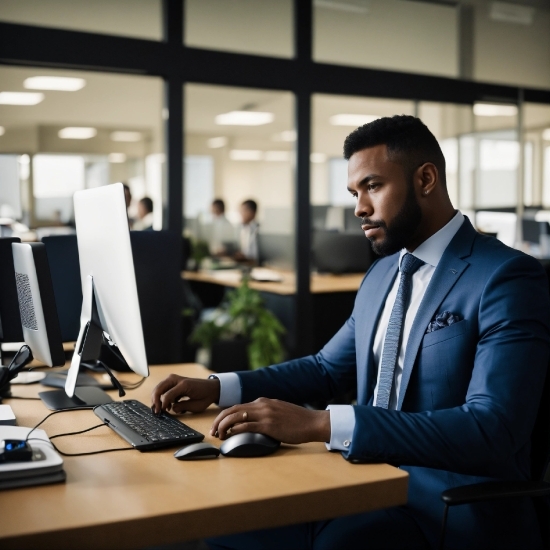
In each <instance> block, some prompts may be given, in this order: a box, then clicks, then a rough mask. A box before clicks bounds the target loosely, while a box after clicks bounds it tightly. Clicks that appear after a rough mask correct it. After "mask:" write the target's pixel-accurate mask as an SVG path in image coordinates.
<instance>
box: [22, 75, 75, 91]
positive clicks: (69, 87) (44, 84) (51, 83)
mask: <svg viewBox="0 0 550 550" xmlns="http://www.w3.org/2000/svg"><path fill="white" fill-rule="evenodd" d="M23 86H24V87H25V88H27V90H60V91H62V92H76V91H78V90H81V89H82V88H84V86H86V81H85V80H84V79H83V78H71V77H68V76H31V77H30V78H26V79H25V81H24V82H23Z"/></svg>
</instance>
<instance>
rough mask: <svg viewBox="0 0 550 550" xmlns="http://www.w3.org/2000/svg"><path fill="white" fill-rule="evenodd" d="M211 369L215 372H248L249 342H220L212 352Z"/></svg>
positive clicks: (241, 340)
mask: <svg viewBox="0 0 550 550" xmlns="http://www.w3.org/2000/svg"><path fill="white" fill-rule="evenodd" d="M209 368H210V369H211V370H213V371H214V372H234V371H238V370H248V369H249V363H248V340H246V339H244V338H242V339H238V340H220V341H219V342H216V343H215V344H214V345H213V346H212V349H211V350H210V365H209Z"/></svg>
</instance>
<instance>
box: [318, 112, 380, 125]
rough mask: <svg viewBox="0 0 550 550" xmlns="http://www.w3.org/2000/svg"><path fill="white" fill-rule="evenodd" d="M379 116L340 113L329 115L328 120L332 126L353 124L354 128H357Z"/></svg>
mask: <svg viewBox="0 0 550 550" xmlns="http://www.w3.org/2000/svg"><path fill="white" fill-rule="evenodd" d="M379 118H380V117H379V116H375V115H358V114H340V115H333V116H331V117H330V119H329V122H330V123H331V124H332V125H333V126H353V127H354V128H358V127H359V126H363V124H368V123H369V122H373V121H374V120H377V119H379Z"/></svg>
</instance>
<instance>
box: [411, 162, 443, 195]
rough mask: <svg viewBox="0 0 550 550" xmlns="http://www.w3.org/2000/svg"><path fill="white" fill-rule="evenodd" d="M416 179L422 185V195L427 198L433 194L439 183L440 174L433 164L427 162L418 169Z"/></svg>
mask: <svg viewBox="0 0 550 550" xmlns="http://www.w3.org/2000/svg"><path fill="white" fill-rule="evenodd" d="M415 175H416V178H417V181H418V184H419V185H420V194H421V195H422V196H423V197H427V196H429V195H430V193H432V191H433V190H434V189H435V186H436V185H437V182H438V181H439V172H438V170H437V167H436V165H435V164H433V162H425V163H424V164H422V165H421V166H419V167H418V168H417V169H416V174H415Z"/></svg>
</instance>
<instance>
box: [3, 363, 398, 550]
mask: <svg viewBox="0 0 550 550" xmlns="http://www.w3.org/2000/svg"><path fill="white" fill-rule="evenodd" d="M170 372H177V373H179V374H185V375H189V376H198V377H206V376H207V374H208V371H207V370H206V369H204V368H203V367H201V366H200V365H172V366H163V367H152V368H151V376H150V378H149V379H148V380H147V381H146V382H145V384H143V386H142V387H141V388H139V389H138V390H135V391H132V392H128V397H129V398H136V399H139V400H140V401H142V402H144V403H149V396H150V393H151V390H152V388H153V387H154V385H155V384H156V383H158V382H159V381H160V380H161V379H163V378H164V377H165V376H167V375H168V374H169V373H170ZM120 378H121V379H124V378H127V379H128V376H126V377H124V376H122V375H120ZM134 379H135V376H134ZM42 389H43V388H42V387H40V386H33V387H31V386H27V387H21V386H17V387H15V386H14V389H13V393H14V395H28V396H30V395H36V393H37V392H38V391H41V390H42ZM8 402H9V404H10V405H11V406H12V407H13V410H14V411H15V414H16V416H17V419H18V423H19V425H21V426H33V425H35V424H36V423H37V422H38V421H39V420H40V419H41V418H43V417H44V416H46V414H47V412H48V411H47V410H46V408H45V407H44V405H43V404H42V403H41V402H40V401H23V400H15V399H13V400H9V401H8ZM216 414H217V408H211V409H209V410H208V411H206V412H205V413H202V414H200V415H194V416H193V415H188V416H185V418H184V419H185V421H186V423H188V424H189V425H190V426H192V427H193V428H195V429H197V430H199V431H200V432H202V433H204V434H208V431H209V428H210V425H211V423H212V420H213V419H214V417H215V416H216ZM96 424H98V418H97V417H96V416H95V415H94V414H93V412H91V411H73V412H65V413H60V414H57V415H55V416H53V417H52V418H51V419H48V420H47V421H46V423H45V424H44V425H43V426H42V427H43V428H44V429H45V431H46V433H48V435H54V434H56V433H64V432H69V431H76V430H79V429H85V428H87V427H91V426H94V425H96ZM206 440H207V441H212V442H213V443H214V444H215V445H219V441H218V440H215V439H214V438H211V437H210V436H209V435H206ZM56 443H57V444H58V446H59V448H60V449H62V450H64V451H66V452H85V451H91V450H97V449H108V448H116V447H125V446H127V443H126V442H125V441H124V440H122V439H121V438H119V437H118V436H117V435H116V434H115V433H114V432H112V431H111V430H110V429H109V428H107V427H101V428H98V429H97V430H95V431H92V432H88V433H86V434H82V435H80V436H70V437H67V438H60V439H57V440H56ZM173 453H174V449H168V450H161V451H154V452H149V453H140V452H139V451H134V450H131V451H124V452H119V453H107V454H100V455H91V456H83V457H65V459H64V460H65V470H66V471H67V482H66V483H65V484H58V485H45V486H41V487H30V488H24V489H14V490H9V491H0V510H1V511H2V519H1V521H0V547H1V548H2V549H3V550H7V549H8V548H33V549H36V548H56V549H58V548H70V549H73V548H144V547H147V546H150V545H154V544H167V543H173V542H177V541H183V540H193V539H198V538H203V537H207V536H214V535H221V534H228V533H233V532H237V531H243V530H250V529H257V528H265V527H275V526H278V525H284V524H289V523H296V522H303V521H312V520H319V519H324V518H330V517H335V516H341V515H346V514H353V513H357V512H362V511H367V510H375V509H379V508H384V507H389V506H395V505H401V504H404V503H405V502H406V498H407V474H406V473H405V472H403V471H401V470H399V469H396V468H393V467H391V466H388V465H386V464H376V465H352V464H349V463H347V462H346V461H345V460H343V459H342V457H341V456H340V454H339V453H329V452H327V451H326V449H325V446H324V445H323V444H322V443H309V444H306V445H299V446H292V445H284V446H282V447H281V449H279V451H278V452H277V453H276V454H274V455H271V456H268V457H262V458H249V459H240V458H225V457H220V458H219V459H216V460H207V461H197V462H181V461H178V460H176V459H175V458H174V457H173Z"/></svg>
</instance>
